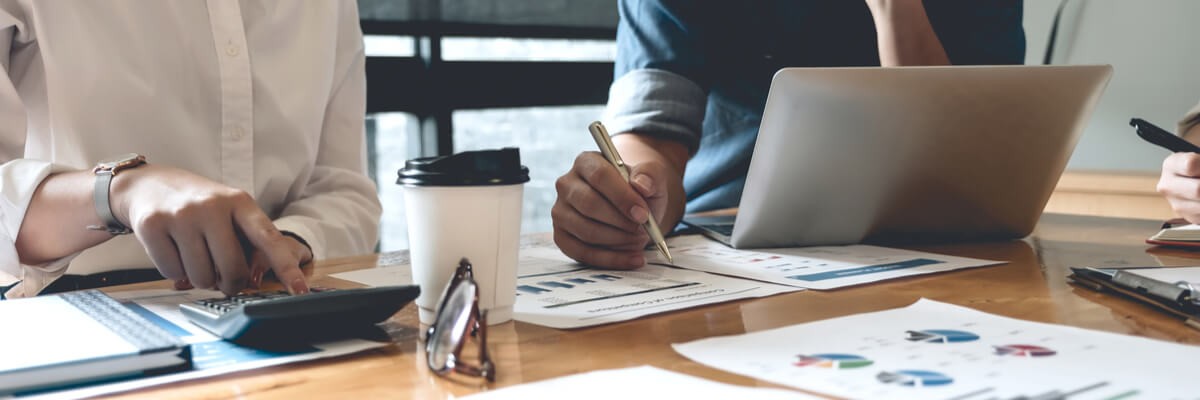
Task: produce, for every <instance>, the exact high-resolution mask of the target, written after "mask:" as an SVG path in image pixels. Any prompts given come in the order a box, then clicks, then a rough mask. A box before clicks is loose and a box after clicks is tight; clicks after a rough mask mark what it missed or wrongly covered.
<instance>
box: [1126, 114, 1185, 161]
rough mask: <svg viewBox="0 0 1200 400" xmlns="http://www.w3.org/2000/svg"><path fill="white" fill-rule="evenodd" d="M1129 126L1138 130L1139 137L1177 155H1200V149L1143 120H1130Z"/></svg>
mask: <svg viewBox="0 0 1200 400" xmlns="http://www.w3.org/2000/svg"><path fill="white" fill-rule="evenodd" d="M1129 126H1132V127H1134V128H1137V134H1138V136H1141V137H1142V139H1145V140H1146V141H1147V142H1150V143H1153V144H1156V145H1158V146H1160V147H1162V148H1164V149H1167V150H1170V151H1172V152H1175V153H1200V147H1197V146H1196V145H1194V144H1192V143H1191V142H1189V141H1187V140H1184V139H1183V138H1181V137H1179V136H1175V134H1173V133H1171V132H1167V131H1166V130H1163V129H1162V128H1159V127H1158V126H1155V125H1154V124H1152V123H1149V122H1147V121H1146V120H1144V119H1141V118H1133V119H1130V120H1129Z"/></svg>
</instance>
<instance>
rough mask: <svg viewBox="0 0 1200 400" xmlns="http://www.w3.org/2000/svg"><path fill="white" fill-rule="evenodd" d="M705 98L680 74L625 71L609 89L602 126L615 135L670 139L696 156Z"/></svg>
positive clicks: (646, 70)
mask: <svg viewBox="0 0 1200 400" xmlns="http://www.w3.org/2000/svg"><path fill="white" fill-rule="evenodd" d="M707 99H708V96H707V95H706V94H705V92H704V90H703V89H701V88H700V85H697V84H696V83H695V82H692V81H691V80H690V79H688V78H685V77H683V76H682V75H678V74H675V73H673V72H670V71H665V70H660V69H638V70H633V71H629V73H626V74H625V75H624V76H621V77H620V78H619V79H617V80H616V81H614V82H613V84H612V86H611V87H610V88H609V91H608V106H607V107H606V108H605V110H604V118H603V119H604V125H605V126H606V127H607V128H608V131H609V132H614V133H616V134H621V133H627V132H636V133H638V134H643V135H649V136H652V137H656V138H660V139H668V140H674V141H677V142H680V143H683V144H684V145H686V146H687V148H688V152H689V153H691V154H696V150H698V149H699V148H700V127H701V125H702V123H703V121H704V106H705V103H706V102H707Z"/></svg>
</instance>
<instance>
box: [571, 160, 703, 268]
mask: <svg viewBox="0 0 1200 400" xmlns="http://www.w3.org/2000/svg"><path fill="white" fill-rule="evenodd" d="M629 176H630V180H631V182H625V180H624V179H623V178H622V177H621V174H620V173H619V172H617V169H616V167H614V166H613V165H612V164H610V163H609V162H608V161H607V160H605V159H604V156H602V155H600V153H597V152H584V153H582V154H580V155H579V157H576V158H575V165H574V166H573V167H572V168H571V170H570V171H568V172H567V173H566V174H565V175H563V176H562V177H560V178H558V182H557V183H556V185H555V187H556V189H557V191H558V200H557V201H555V203H554V207H553V208H552V209H551V210H550V215H551V217H552V218H553V220H554V242H555V243H556V244H557V245H558V247H559V249H561V250H562V251H563V253H564V254H566V255H567V256H569V257H571V258H573V259H575V260H577V261H579V262H582V263H584V264H589V265H595V266H599V267H608V268H619V269H633V268H638V267H641V266H642V265H644V264H645V263H646V260H645V256H643V254H642V251H643V250H644V249H645V248H646V245H647V243H649V241H650V237H649V236H648V235H647V234H646V231H645V229H643V228H642V224H643V223H645V222H646V221H647V220H648V218H649V215H650V214H649V213H653V214H654V216H656V217H658V218H659V221H658V222H659V223H660V224H661V225H660V226H664V227H667V226H675V223H677V222H678V220H679V219H678V217H675V218H674V220H668V218H669V214H670V213H669V212H668V206H669V200H670V197H671V196H670V195H669V193H671V192H672V191H673V190H671V188H670V185H672V184H673V185H676V186H679V188H678V189H677V190H675V192H677V193H682V191H683V189H682V178H681V176H680V174H679V173H678V172H675V169H674V168H673V167H671V166H668V165H667V164H666V163H664V162H661V161H646V162H642V163H639V164H634V165H632V166H631V167H630V170H629Z"/></svg>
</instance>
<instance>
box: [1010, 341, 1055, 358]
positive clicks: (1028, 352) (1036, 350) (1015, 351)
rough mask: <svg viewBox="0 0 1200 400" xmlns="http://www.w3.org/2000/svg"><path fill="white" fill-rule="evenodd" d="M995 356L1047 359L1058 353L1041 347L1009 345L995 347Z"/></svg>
mask: <svg viewBox="0 0 1200 400" xmlns="http://www.w3.org/2000/svg"><path fill="white" fill-rule="evenodd" d="M995 347H996V355H998V356H1015V357H1048V356H1052V355H1055V354H1058V352H1056V351H1054V350H1050V349H1047V348H1045V347H1042V346H1034V345H1028V344H1010V345H1005V346H995Z"/></svg>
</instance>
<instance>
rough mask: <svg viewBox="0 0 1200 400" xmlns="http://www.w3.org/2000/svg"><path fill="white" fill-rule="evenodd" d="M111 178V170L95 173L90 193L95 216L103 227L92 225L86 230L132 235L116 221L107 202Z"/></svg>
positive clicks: (130, 230)
mask: <svg viewBox="0 0 1200 400" xmlns="http://www.w3.org/2000/svg"><path fill="white" fill-rule="evenodd" d="M113 176H115V174H114V173H113V171H111V170H108V171H98V172H96V187H95V190H93V191H92V199H93V201H92V204H95V206H96V215H97V216H99V217H100V221H102V222H104V225H92V226H88V229H92V230H103V231H108V233H110V234H113V235H127V234H130V233H133V230H132V229H129V227H128V226H125V224H122V223H121V221H119V220H117V216H115V215H113V212H112V205H111V203H110V202H109V192H110V191H111V188H112V179H113Z"/></svg>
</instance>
